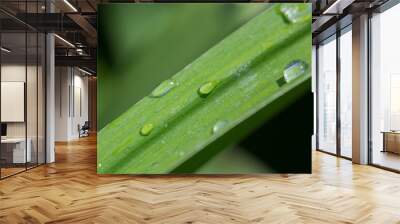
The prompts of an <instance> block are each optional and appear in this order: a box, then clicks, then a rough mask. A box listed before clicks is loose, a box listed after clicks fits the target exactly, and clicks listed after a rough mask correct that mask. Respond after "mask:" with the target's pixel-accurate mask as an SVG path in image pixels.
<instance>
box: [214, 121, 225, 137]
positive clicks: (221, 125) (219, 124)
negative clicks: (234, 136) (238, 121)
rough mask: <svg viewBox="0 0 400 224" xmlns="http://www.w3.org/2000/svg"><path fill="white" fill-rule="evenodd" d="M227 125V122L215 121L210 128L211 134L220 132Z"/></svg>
mask: <svg viewBox="0 0 400 224" xmlns="http://www.w3.org/2000/svg"><path fill="white" fill-rule="evenodd" d="M227 124H228V122H227V121H225V120H224V121H217V123H215V124H214V126H213V128H212V133H213V134H216V133H218V132H220V131H221V130H222V129H223V128H224V127H225V126H226V125H227Z"/></svg>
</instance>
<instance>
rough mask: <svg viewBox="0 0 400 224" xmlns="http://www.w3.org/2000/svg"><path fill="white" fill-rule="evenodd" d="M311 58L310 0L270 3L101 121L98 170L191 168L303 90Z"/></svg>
mask: <svg viewBox="0 0 400 224" xmlns="http://www.w3.org/2000/svg"><path fill="white" fill-rule="evenodd" d="M171 56H173V52H171ZM310 65H311V5H310V4H274V6H273V7H271V8H270V9H268V10H266V11H265V12H263V13H261V14H260V15H259V16H257V17H255V18H254V19H252V20H250V21H249V22H248V23H246V24H245V25H244V26H242V27H241V28H239V29H238V30H237V31H235V32H234V33H232V34H231V35H229V36H228V37H227V38H225V39H224V40H222V41H221V42H220V43H218V44H217V45H216V46H214V47H213V48H211V49H210V50H208V51H207V52H206V53H204V54H203V55H202V56H200V57H199V58H198V59H197V60H195V61H194V62H192V63H191V64H189V65H187V66H186V67H185V68H184V69H183V70H181V71H180V72H178V73H177V74H175V75H174V76H172V77H171V78H170V80H168V81H166V82H163V83H162V84H160V86H159V87H157V88H156V89H155V90H154V91H153V94H151V93H150V95H149V96H148V97H145V98H143V99H142V100H140V101H139V102H138V103H136V104H135V105H133V106H132V107H131V108H129V109H128V110H127V111H126V112H125V113H123V114H122V115H121V116H119V117H118V118H117V119H115V120H114V121H112V122H111V123H109V124H108V125H107V126H105V127H104V128H103V129H102V130H101V131H100V132H99V134H98V172H99V173H115V174H132V173H136V174H142V173H170V172H192V171H193V170H195V169H196V168H197V167H199V166H200V165H201V164H202V163H204V162H205V161H206V160H208V159H209V158H211V157H212V156H213V155H215V154H216V153H217V152H218V151H219V150H221V149H223V148H224V147H226V146H227V145H229V144H232V143H234V142H237V141H239V140H240V139H241V138H243V137H244V136H246V135H247V134H249V133H250V132H251V131H253V130H254V129H255V128H257V126H259V125H260V123H261V122H263V121H265V120H266V119H268V118H270V117H271V116H273V115H274V114H275V113H278V112H279V111H280V110H281V109H283V108H284V107H285V106H287V105H288V104H290V102H292V101H293V100H296V99H297V98H298V97H299V96H301V95H303V94H305V93H306V92H307V91H309V87H310V85H309V83H310ZM171 82H172V83H173V85H174V86H173V87H171V86H170V85H168V83H171ZM164 88H166V89H164ZM124 97H129V96H124Z"/></svg>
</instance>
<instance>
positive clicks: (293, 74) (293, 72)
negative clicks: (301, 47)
mask: <svg viewBox="0 0 400 224" xmlns="http://www.w3.org/2000/svg"><path fill="white" fill-rule="evenodd" d="M306 70H307V64H306V63H305V62H304V61H300V60H295V61H293V62H292V63H290V64H288V65H287V66H286V67H285V71H284V72H283V77H284V79H285V82H286V83H288V82H290V81H292V80H294V79H295V78H297V77H299V76H301V75H303V74H304V73H305V72H306Z"/></svg>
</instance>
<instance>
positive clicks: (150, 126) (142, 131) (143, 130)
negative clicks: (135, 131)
mask: <svg viewBox="0 0 400 224" xmlns="http://www.w3.org/2000/svg"><path fill="white" fill-rule="evenodd" d="M153 128H154V125H153V124H145V125H143V127H142V128H141V129H140V135H142V136H147V135H149V134H150V133H151V131H153Z"/></svg>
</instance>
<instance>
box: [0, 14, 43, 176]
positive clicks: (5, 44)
mask: <svg viewBox="0 0 400 224" xmlns="http://www.w3.org/2000/svg"><path fill="white" fill-rule="evenodd" d="M3 18H4V17H3ZM16 28H20V30H17V31H13V32H2V33H1V45H2V48H1V58H0V59H1V79H0V80H1V87H0V88H1V108H0V109H1V115H0V116H1V145H0V150H1V163H0V164H1V168H0V169H1V171H0V173H1V178H5V177H7V176H10V175H14V174H16V173H19V172H22V171H25V170H27V169H31V168H33V167H36V166H38V165H40V164H43V163H44V162H45V139H44V136H45V130H44V129H45V119H44V118H45V116H44V110H45V103H44V99H45V95H44V93H45V89H44V87H45V74H44V69H43V68H44V64H45V52H44V45H45V42H44V41H45V39H44V38H45V37H44V34H42V33H39V32H37V31H36V30H34V29H32V28H27V27H24V26H22V25H21V26H20V27H16Z"/></svg>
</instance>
